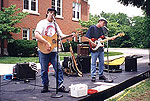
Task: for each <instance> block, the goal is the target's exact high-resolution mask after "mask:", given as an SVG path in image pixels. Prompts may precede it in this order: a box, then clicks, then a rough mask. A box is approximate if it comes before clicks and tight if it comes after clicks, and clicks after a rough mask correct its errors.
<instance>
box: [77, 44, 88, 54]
mask: <svg viewBox="0 0 150 101" xmlns="http://www.w3.org/2000/svg"><path fill="white" fill-rule="evenodd" d="M77 54H78V55H79V56H88V55H89V45H88V44H78V46H77Z"/></svg>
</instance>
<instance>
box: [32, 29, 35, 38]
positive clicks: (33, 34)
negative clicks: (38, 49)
mask: <svg viewBox="0 0 150 101" xmlns="http://www.w3.org/2000/svg"><path fill="white" fill-rule="evenodd" d="M34 31H35V29H32V40H36V38H35V33H34Z"/></svg>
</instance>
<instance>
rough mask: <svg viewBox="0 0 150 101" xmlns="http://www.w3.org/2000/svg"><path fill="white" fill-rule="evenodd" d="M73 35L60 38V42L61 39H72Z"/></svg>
mask: <svg viewBox="0 0 150 101" xmlns="http://www.w3.org/2000/svg"><path fill="white" fill-rule="evenodd" d="M72 36H73V35H72V34H71V35H68V36H66V37H63V38H61V39H62V40H63V39H66V38H69V37H72Z"/></svg>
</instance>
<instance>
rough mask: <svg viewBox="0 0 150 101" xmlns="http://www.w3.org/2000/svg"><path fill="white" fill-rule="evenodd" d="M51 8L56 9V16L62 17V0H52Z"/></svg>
mask: <svg viewBox="0 0 150 101" xmlns="http://www.w3.org/2000/svg"><path fill="white" fill-rule="evenodd" d="M52 8H54V9H55V10H56V11H57V15H56V17H62V0H52Z"/></svg>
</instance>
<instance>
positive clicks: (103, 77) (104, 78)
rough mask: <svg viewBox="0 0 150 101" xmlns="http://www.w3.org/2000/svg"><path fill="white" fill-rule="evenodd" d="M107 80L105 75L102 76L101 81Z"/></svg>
mask: <svg viewBox="0 0 150 101" xmlns="http://www.w3.org/2000/svg"><path fill="white" fill-rule="evenodd" d="M106 79H107V78H106V77H105V76H104V75H102V76H99V80H106Z"/></svg>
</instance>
